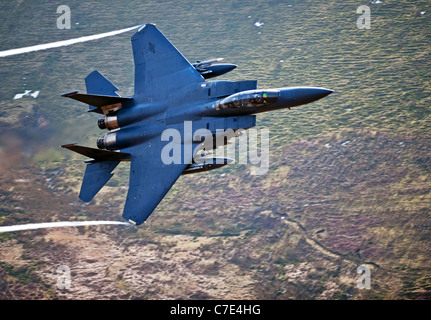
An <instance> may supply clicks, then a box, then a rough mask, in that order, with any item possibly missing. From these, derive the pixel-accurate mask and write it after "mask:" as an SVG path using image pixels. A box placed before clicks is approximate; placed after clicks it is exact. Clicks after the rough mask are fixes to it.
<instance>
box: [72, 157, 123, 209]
mask: <svg viewBox="0 0 431 320" xmlns="http://www.w3.org/2000/svg"><path fill="white" fill-rule="evenodd" d="M119 163H120V161H119V160H118V161H101V162H94V163H89V164H87V167H86V168H85V174H84V180H83V181H82V186H81V191H80V193H79V199H81V200H82V201H85V202H89V201H91V200H92V199H93V198H94V196H95V195H96V194H97V193H98V192H99V190H100V189H102V187H103V186H104V185H105V184H106V183H107V182H108V181H109V179H111V177H112V176H113V175H114V174H113V173H111V172H112V170H114V169H115V167H116V166H117V165H118V164H119Z"/></svg>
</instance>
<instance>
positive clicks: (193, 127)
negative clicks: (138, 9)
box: [61, 24, 332, 225]
mask: <svg viewBox="0 0 431 320" xmlns="http://www.w3.org/2000/svg"><path fill="white" fill-rule="evenodd" d="M131 40H132V49H133V57H134V66H135V79H134V94H133V95H132V96H130V97H121V96H119V95H118V94H117V93H116V91H118V88H117V87H115V86H114V85H113V84H112V83H111V82H110V81H109V80H108V79H106V78H105V77H104V76H103V75H102V74H101V73H99V72H98V71H97V70H96V71H93V72H92V73H90V74H89V75H88V76H87V77H86V78H85V84H86V89H87V93H85V94H84V93H79V92H77V91H74V92H69V93H66V94H63V96H64V97H67V98H71V99H74V100H77V101H80V102H83V103H85V104H88V105H89V109H88V111H89V112H94V113H99V114H101V115H103V117H102V118H101V119H99V121H98V126H99V128H100V129H102V130H106V129H107V130H108V131H109V132H108V133H107V134H105V135H104V136H103V137H102V138H100V139H98V140H97V147H98V148H97V149H96V148H89V147H84V146H80V145H77V144H66V145H62V146H61V147H62V148H66V149H69V150H72V151H74V152H77V153H79V154H81V155H84V156H86V157H88V158H90V159H89V160H87V161H86V163H87V166H86V169H85V174H84V178H83V182H82V186H81V190H80V193H79V198H80V199H81V200H83V201H86V202H89V201H91V200H92V199H93V197H94V196H95V195H96V194H97V193H98V192H99V190H100V189H101V188H102V187H103V186H104V185H105V184H106V183H107V182H108V181H109V179H110V178H111V177H112V176H113V173H112V171H113V170H114V169H115V168H116V166H117V165H118V164H119V163H120V162H121V161H130V179H129V189H128V194H127V198H126V202H125V206H124V210H123V218H124V219H126V220H128V221H130V222H131V223H133V224H136V225H139V224H142V223H143V222H145V221H146V220H147V218H148V217H149V216H150V215H151V213H152V212H153V211H154V209H155V208H156V207H157V205H158V204H159V203H160V201H161V200H162V199H163V198H164V196H165V195H166V193H167V192H168V191H169V190H170V188H171V187H172V186H173V184H174V183H175V182H176V180H177V179H178V178H179V176H180V175H182V174H188V173H196V172H202V171H207V170H213V169H217V168H220V167H223V166H225V165H227V164H228V163H230V162H231V159H228V158H222V159H220V158H211V157H207V156H205V155H203V156H202V154H201V152H202V151H203V149H205V143H202V137H201V136H199V135H195V134H194V133H196V132H198V131H199V130H206V132H210V133H211V135H212V139H213V140H214V141H216V143H215V144H214V147H217V146H218V145H225V144H226V143H227V142H226V141H227V140H229V139H230V138H232V137H234V136H235V135H236V134H237V133H238V132H239V131H240V130H245V129H248V128H251V127H253V126H255V125H256V114H257V113H261V112H267V111H272V110H278V109H283V108H289V109H290V108H292V107H296V106H299V105H303V104H306V103H310V102H313V101H316V100H318V99H321V98H323V97H325V96H327V95H329V94H330V93H332V90H329V89H325V88H318V87H281V88H275V89H258V88H257V81H256V80H245V81H227V80H223V81H221V80H219V81H206V80H205V75H208V74H211V73H212V75H215V74H220V70H218V71H217V70H215V69H212V72H209V73H205V70H204V69H206V70H209V69H211V64H212V63H213V62H215V61H209V62H202V63H201V64H200V65H197V64H195V65H193V64H191V63H190V62H189V61H188V60H187V59H186V58H185V57H184V56H183V55H182V54H181V53H180V52H179V51H178V50H177V49H176V48H175V47H174V45H173V44H172V43H171V42H170V41H169V40H168V39H167V38H166V37H165V36H164V35H163V34H162V33H161V32H160V31H159V30H158V29H157V28H156V26H155V25H153V24H146V25H144V26H143V27H141V28H140V29H139V30H138V31H137V32H136V33H135V34H134V35H133V36H132V39H131ZM214 66H215V65H214ZM214 66H213V67H214ZM229 68H231V69H233V68H232V65H231V66H229V67H226V66H225V67H224V69H223V67H222V69H223V70H222V71H225V72H227V71H230V70H231V69H230V70H228V69H229ZM214 70H215V71H214ZM226 70H227V71H226ZM225 72H224V73H225ZM207 78H208V77H207ZM227 129H230V130H227ZM220 130H221V131H220ZM223 130H225V132H231V133H233V135H232V134H231V135H230V136H229V137H227V139H222V140H221V141H222V142H220V139H216V136H217V134H218V133H219V132H223ZM172 131H174V132H177V133H178V134H179V135H180V139H179V140H178V139H177V140H176V141H174V138H173V137H174V136H173V135H172V137H170V138H169V139H166V133H167V132H172ZM167 136H169V135H167ZM171 138H172V139H171ZM208 139H210V138H208ZM217 141H218V142H217ZM167 144H171V145H172V146H173V147H172V150H173V149H175V148H176V147H178V150H183V152H180V157H176V158H174V159H173V160H172V158H171V161H170V162H169V161H166V159H165V158H166V154H164V151H165V147H166V145H167ZM172 150H171V151H172ZM204 151H205V150H204ZM171 153H173V152H170V153H169V154H168V155H169V156H170V155H171Z"/></svg>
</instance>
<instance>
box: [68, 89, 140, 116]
mask: <svg viewBox="0 0 431 320" xmlns="http://www.w3.org/2000/svg"><path fill="white" fill-rule="evenodd" d="M62 97H66V98H70V99H73V100H76V101H79V102H83V103H86V104H88V105H90V106H94V107H97V109H99V110H97V109H96V110H94V109H91V108H90V110H89V111H96V112H98V113H104V114H107V113H108V112H109V110H111V109H119V108H121V106H122V104H123V103H124V102H127V101H131V100H133V98H127V97H118V96H107V95H100V94H86V93H79V92H78V91H72V92H68V93H65V94H62Z"/></svg>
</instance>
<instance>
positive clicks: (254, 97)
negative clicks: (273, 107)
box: [218, 89, 280, 109]
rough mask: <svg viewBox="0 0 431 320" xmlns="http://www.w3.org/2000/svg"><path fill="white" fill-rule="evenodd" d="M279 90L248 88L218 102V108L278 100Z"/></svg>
mask: <svg viewBox="0 0 431 320" xmlns="http://www.w3.org/2000/svg"><path fill="white" fill-rule="evenodd" d="M279 97H280V91H279V90H276V89H271V90H249V91H244V92H239V93H236V94H233V95H231V96H229V97H227V98H225V99H223V100H222V101H220V103H219V106H218V107H219V108H222V109H226V108H247V107H261V106H265V105H268V104H271V103H274V102H277V101H278V98H279Z"/></svg>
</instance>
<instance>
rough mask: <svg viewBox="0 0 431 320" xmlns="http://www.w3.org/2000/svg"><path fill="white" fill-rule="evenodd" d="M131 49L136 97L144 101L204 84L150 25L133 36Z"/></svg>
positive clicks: (175, 49)
mask: <svg viewBox="0 0 431 320" xmlns="http://www.w3.org/2000/svg"><path fill="white" fill-rule="evenodd" d="M132 49H133V58H134V62H135V96H136V95H144V96H145V98H146V100H147V101H148V100H157V99H160V98H161V97H166V96H168V95H170V94H172V93H174V92H175V91H177V90H181V89H183V88H184V85H185V84H191V83H200V82H204V81H205V79H204V78H203V77H202V76H201V74H200V73H199V72H198V71H196V69H195V68H194V67H193V66H192V65H191V64H190V62H189V61H188V60H187V59H186V58H185V57H184V56H183V55H182V54H181V52H179V51H178V50H177V48H175V46H174V45H173V44H172V43H171V42H170V41H169V40H168V39H167V38H166V37H165V36H164V35H163V34H162V33H161V32H160V31H159V30H158V29H157V28H156V26H154V25H152V24H146V25H145V26H143V27H142V28H141V29H139V30H138V31H137V32H136V33H135V34H134V35H133V36H132ZM154 94H155V96H153V95H154Z"/></svg>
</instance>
